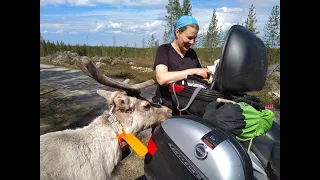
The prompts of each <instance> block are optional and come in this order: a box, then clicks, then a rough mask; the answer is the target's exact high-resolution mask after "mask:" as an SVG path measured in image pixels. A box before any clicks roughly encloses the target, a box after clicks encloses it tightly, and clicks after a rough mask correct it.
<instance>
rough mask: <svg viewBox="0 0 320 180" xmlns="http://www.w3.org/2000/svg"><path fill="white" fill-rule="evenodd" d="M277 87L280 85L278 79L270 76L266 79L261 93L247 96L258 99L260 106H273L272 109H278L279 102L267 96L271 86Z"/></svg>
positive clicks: (252, 93)
mask: <svg viewBox="0 0 320 180" xmlns="http://www.w3.org/2000/svg"><path fill="white" fill-rule="evenodd" d="M279 85H280V78H279V77H275V76H271V77H269V78H267V79H266V84H265V87H264V88H263V89H262V90H261V91H258V92H251V93H248V94H250V95H253V96H256V97H258V98H259V99H260V100H261V102H262V104H264V105H268V104H274V107H275V108H276V109H280V100H279V99H275V98H273V97H272V95H270V94H269V93H270V92H271V91H272V86H279Z"/></svg>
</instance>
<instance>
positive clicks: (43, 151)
mask: <svg viewBox="0 0 320 180" xmlns="http://www.w3.org/2000/svg"><path fill="white" fill-rule="evenodd" d="M76 65H77V66H78V67H79V68H80V69H81V70H82V71H83V72H84V73H85V74H87V75H88V76H90V77H91V78H93V79H95V80H96V81H97V82H99V83H101V84H103V85H106V86H110V87H114V88H117V89H118V90H117V91H113V92H112V91H106V90H97V93H98V94H99V95H100V96H102V97H103V98H105V99H106V101H107V108H106V110H105V111H104V112H103V113H102V114H101V115H100V116H99V117H97V118H95V119H94V120H93V121H92V122H91V123H90V124H89V125H87V126H85V127H82V128H77V129H67V130H63V131H56V132H51V133H47V134H44V135H41V136H40V179H42V180H47V179H54V180H89V179H92V180H106V179H110V178H111V173H112V171H113V169H114V168H115V166H116V165H117V164H118V163H119V162H120V160H121V157H122V149H121V146H120V143H119V139H118V136H117V134H116V132H117V131H119V130H120V129H122V127H123V129H124V131H125V132H126V133H132V134H133V135H137V133H138V132H140V131H143V130H145V129H148V128H150V127H152V126H154V125H156V124H158V123H160V122H162V121H164V120H166V119H168V118H169V117H170V116H171V113H172V112H171V110H170V109H169V108H167V107H165V106H161V105H158V104H153V103H151V102H149V101H148V100H146V99H145V98H143V97H141V96H140V93H141V91H142V90H143V89H144V88H146V87H148V86H151V85H152V84H154V81H153V80H149V81H146V82H143V83H139V84H134V85H130V84H129V83H128V82H129V80H128V79H126V80H125V81H124V82H119V81H116V80H114V79H111V78H109V77H107V76H105V75H102V74H100V72H99V71H98V69H97V68H96V67H95V65H94V64H93V62H92V61H91V60H90V59H89V58H88V57H85V56H83V57H81V58H80V60H78V61H76Z"/></svg>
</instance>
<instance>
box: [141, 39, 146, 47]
mask: <svg viewBox="0 0 320 180" xmlns="http://www.w3.org/2000/svg"><path fill="white" fill-rule="evenodd" d="M145 46H146V41H145V40H144V38H142V48H145Z"/></svg>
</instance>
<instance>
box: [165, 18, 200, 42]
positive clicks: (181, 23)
mask: <svg viewBox="0 0 320 180" xmlns="http://www.w3.org/2000/svg"><path fill="white" fill-rule="evenodd" d="M191 24H198V22H197V20H196V19H195V18H193V17H192V16H181V17H180V18H179V19H178V21H177V22H176V23H175V24H174V25H173V27H172V32H171V35H170V43H172V42H173V41H174V40H175V39H176V35H175V33H174V32H175V30H176V29H177V28H178V29H180V28H182V27H184V26H187V25H191Z"/></svg>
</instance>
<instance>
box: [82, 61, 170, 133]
mask: <svg viewBox="0 0 320 180" xmlns="http://www.w3.org/2000/svg"><path fill="white" fill-rule="evenodd" d="M76 65H77V66H78V67H79V68H80V69H81V70H82V71H83V72H84V73H86V74H87V75H88V76H89V77H91V78H93V79H95V80H96V81H97V82H99V83H101V84H103V85H106V86H109V87H114V88H118V89H119V90H118V91H114V92H111V91H105V90H97V93H98V94H99V95H100V96H102V97H104V98H105V99H106V100H107V104H108V109H107V111H105V113H112V114H113V115H114V116H115V117H116V118H117V120H119V121H120V123H121V124H122V126H123V127H124V128H125V130H126V132H131V133H133V134H136V133H138V132H140V131H142V130H144V129H147V128H150V127H151V126H153V125H156V124H158V123H160V122H161V121H164V120H166V119H168V118H169V117H170V116H171V113H172V111H171V109H169V108H167V107H166V106H161V105H158V104H154V103H151V102H149V101H148V100H146V99H145V98H143V97H141V96H140V93H141V91H142V90H143V89H144V88H146V87H149V86H151V85H153V84H154V80H148V81H145V82H143V83H138V84H133V85H130V84H128V82H129V79H126V80H125V81H124V82H119V81H116V80H114V79H111V78H109V77H107V76H105V75H102V74H100V72H99V70H98V69H97V68H96V67H95V65H94V64H93V62H92V61H91V60H90V59H89V58H88V57H86V56H83V57H81V58H80V60H78V61H76ZM110 110H111V111H112V112H110ZM108 115H110V114H108Z"/></svg>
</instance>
